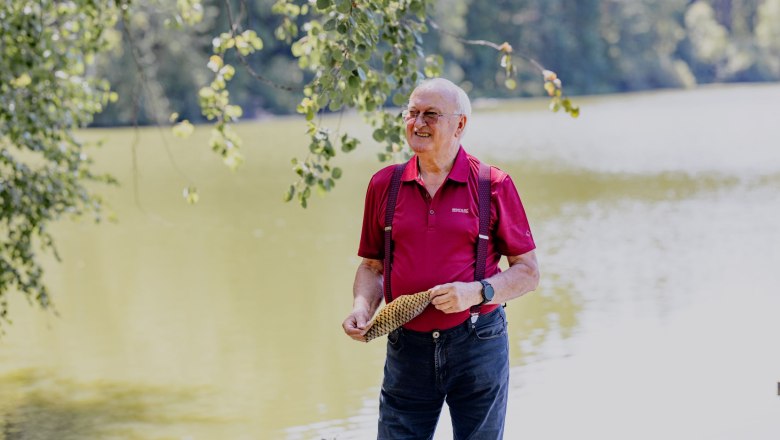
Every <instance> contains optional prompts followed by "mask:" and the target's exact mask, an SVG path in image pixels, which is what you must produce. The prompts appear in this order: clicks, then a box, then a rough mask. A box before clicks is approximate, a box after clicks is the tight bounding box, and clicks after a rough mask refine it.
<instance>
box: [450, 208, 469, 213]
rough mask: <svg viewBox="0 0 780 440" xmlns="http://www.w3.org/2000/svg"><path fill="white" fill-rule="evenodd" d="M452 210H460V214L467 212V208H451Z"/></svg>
mask: <svg viewBox="0 0 780 440" xmlns="http://www.w3.org/2000/svg"><path fill="white" fill-rule="evenodd" d="M452 212H460V213H461V214H468V213H469V209H468V208H452Z"/></svg>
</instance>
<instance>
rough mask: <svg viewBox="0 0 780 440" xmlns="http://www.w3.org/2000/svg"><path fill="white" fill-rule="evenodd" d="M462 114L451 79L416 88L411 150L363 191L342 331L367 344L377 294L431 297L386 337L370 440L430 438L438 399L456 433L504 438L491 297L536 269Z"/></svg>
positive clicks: (516, 286)
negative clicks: (472, 149)
mask: <svg viewBox="0 0 780 440" xmlns="http://www.w3.org/2000/svg"><path fill="white" fill-rule="evenodd" d="M470 113H471V104H470V102H469V98H468V96H467V95H466V93H465V92H464V91H463V90H462V89H461V88H460V87H458V86H456V85H455V84H453V83H452V82H450V81H448V80H445V79H440V78H437V79H431V80H427V81H425V82H423V83H422V84H420V85H419V86H418V87H417V88H416V89H415V90H414V92H412V95H411V96H410V98H409V105H408V107H407V108H406V110H405V111H404V112H403V117H404V120H405V122H406V140H407V142H408V144H409V146H410V147H411V149H412V150H413V151H414V153H415V155H414V156H413V157H412V158H411V160H409V162H407V163H406V164H404V165H395V166H390V167H387V168H384V169H382V170H380V171H379V172H378V173H376V174H375V175H374V176H373V178H372V179H371V182H370V183H369V186H368V191H367V194H366V201H365V212H364V216H363V231H362V235H361V239H360V248H359V251H358V255H359V256H361V257H362V258H363V260H362V262H361V263H360V265H359V266H358V269H357V273H356V275H355V284H354V303H353V309H352V313H350V314H349V316H347V319H345V320H344V322H343V324H342V326H343V328H344V331H345V332H346V334H347V335H349V336H350V337H352V338H353V339H355V340H358V341H363V340H365V338H364V335H365V332H366V330H365V327H366V324H367V323H368V322H369V320H370V319H371V317H372V316H373V314H374V312H375V311H376V309H377V308H378V307H379V304H380V303H381V301H382V298H383V296H384V297H385V301H391V300H392V299H394V298H397V297H398V296H400V295H406V294H411V293H416V292H420V291H425V290H429V289H430V293H429V295H430V297H431V298H432V300H431V305H429V306H428V307H427V308H426V309H425V310H424V311H423V312H422V314H420V315H419V316H418V317H416V318H414V319H413V320H412V321H410V322H409V323H407V324H405V325H404V326H403V327H402V328H400V329H398V330H396V331H394V332H392V333H390V334H389V335H388V338H387V341H388V342H387V358H386V362H385V370H384V381H383V384H382V391H381V395H380V405H379V433H378V438H380V439H392V440H398V439H430V438H432V437H433V432H434V430H435V429H436V424H437V421H438V419H439V414H440V412H441V408H442V405H443V403H444V402H445V401H446V402H447V405H448V406H449V408H450V414H451V417H452V426H453V432H454V436H455V438H456V439H500V438H502V436H503V430H504V419H505V415H506V403H507V391H508V382H509V357H508V352H509V349H508V340H507V332H506V316H505V314H504V310H503V307H501V304H503V303H506V302H507V301H509V300H511V299H514V298H517V297H519V296H521V295H523V294H525V293H527V292H530V291H532V290H534V289H536V286H537V284H538V280H539V272H538V268H537V263H536V257H535V255H534V249H535V244H534V241H533V238H532V236H531V230H530V228H529V226H528V220H527V218H526V215H525V211H524V209H523V205H522V203H521V201H520V197H519V196H518V193H517V190H516V189H515V186H514V183H513V182H512V180H511V179H510V178H509V176H508V175H507V174H506V173H504V172H502V171H501V170H499V169H497V168H491V167H488V166H485V165H482V164H481V163H480V161H479V160H477V159H476V158H475V157H473V156H471V155H469V154H468V153H466V151H465V150H464V149H463V147H462V146H461V143H460V140H461V137H462V136H463V132H464V131H465V129H466V124H467V122H468V120H469V117H470ZM396 169H397V171H396ZM394 180H395V182H396V183H395V187H394V183H393V181H394ZM480 188H482V191H480ZM480 192H482V194H483V195H482V196H480ZM480 202H482V203H480ZM480 205H481V206H482V207H481V208H480ZM480 220H482V223H480ZM502 255H505V256H506V257H507V260H508V263H509V269H507V270H505V271H503V272H501V271H500V269H499V268H498V262H499V260H500V258H501V256H502Z"/></svg>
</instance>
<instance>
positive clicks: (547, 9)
mask: <svg viewBox="0 0 780 440" xmlns="http://www.w3.org/2000/svg"><path fill="white" fill-rule="evenodd" d="M181 1H182V0H180V2H181ZM163 3H164V2H163ZM275 3H276V1H275V0H260V1H254V2H247V3H246V4H245V6H246V8H245V11H244V12H243V13H244V14H245V15H244V17H243V18H244V25H245V27H246V28H248V29H252V30H254V31H255V32H257V34H258V36H259V37H260V38H261V39H262V40H263V42H264V48H263V50H262V51H259V52H257V53H254V54H252V56H251V57H247V59H246V61H247V63H248V64H249V65H250V66H251V68H252V69H253V70H254V71H255V72H262V78H261V79H258V78H257V77H253V76H252V75H249V74H247V73H246V72H245V71H243V69H241V68H239V69H237V73H236V76H235V78H234V79H233V80H232V81H231V82H230V84H229V85H228V89H229V90H230V94H231V99H232V100H233V101H234V102H235V103H236V104H237V105H239V106H241V107H242V108H243V116H244V118H256V117H262V116H263V115H264V114H268V113H273V114H285V113H294V112H295V108H296V105H297V104H298V102H299V101H300V99H301V96H302V89H303V86H304V84H305V83H306V81H307V80H309V79H310V78H307V77H306V74H305V72H303V71H302V70H301V69H300V68H298V64H297V60H296V58H295V57H294V56H293V55H292V54H291V51H290V44H289V42H288V41H285V40H279V39H278V38H276V36H275V35H274V33H275V30H276V28H277V26H278V25H279V24H280V23H281V20H282V18H281V17H280V16H279V15H278V14H274V13H273V11H272V8H273V6H274V4H275ZM299 3H301V4H303V3H305V2H299ZM434 3H435V4H434V8H433V10H432V14H431V19H432V22H433V25H434V26H436V27H437V28H438V29H436V28H431V29H429V31H428V33H427V34H426V37H425V40H424V42H423V47H424V49H425V53H431V54H439V55H441V56H442V58H443V75H444V76H446V77H448V78H450V79H453V80H454V81H456V82H458V83H460V84H461V85H463V86H464V88H466V89H467V91H468V92H469V93H470V95H471V96H472V97H473V98H480V97H489V98H508V97H529V96H541V95H543V94H544V90H543V89H542V87H540V83H539V81H538V72H536V71H535V70H534V69H533V66H531V65H529V64H528V63H523V62H518V63H516V65H517V68H518V81H517V84H518V87H517V88H516V89H514V90H508V89H507V88H506V87H504V80H505V76H506V75H505V74H504V73H503V72H502V71H501V70H500V69H497V68H496V66H497V59H498V55H497V54H496V52H495V51H490V50H485V48H484V47H480V46H479V45H473V44H468V43H467V42H464V41H463V40H465V39H468V40H475V39H479V40H488V41H493V42H498V43H500V42H504V41H506V42H508V43H510V44H511V45H513V47H514V49H515V51H516V52H519V53H522V54H527V55H531V56H533V57H534V58H535V59H537V60H538V61H539V62H540V63H541V64H542V65H544V66H545V67H548V68H550V69H551V70H554V71H557V72H564V73H565V74H564V75H563V76H564V79H565V85H566V88H567V92H568V93H569V94H573V95H582V94H600V93H615V92H627V91H636V90H647V89H656V88H669V87H671V88H679V87H691V86H694V85H696V84H709V83H718V82H748V81H749V82H756V81H776V80H778V79H780V0H697V1H690V0H667V1H663V2H658V1H653V0H636V1H623V0H495V1H489V2H485V1H474V0H438V1H436V2H434ZM163 7H164V6H163V5H162V4H161V3H160V2H158V1H156V0H140V1H136V2H134V4H133V8H134V10H133V14H132V16H131V17H130V20H129V21H128V22H127V23H121V22H120V23H118V25H117V27H116V28H115V29H110V30H109V31H108V32H111V33H113V34H114V36H113V37H112V38H113V39H114V40H115V45H114V50H111V51H108V52H104V53H103V54H101V55H100V56H99V59H98V62H97V67H96V69H97V71H96V72H95V73H96V74H97V75H98V76H101V77H105V78H110V79H111V84H112V89H113V90H115V91H116V92H117V93H118V96H119V99H118V100H117V101H116V102H115V103H111V104H109V105H108V106H107V108H106V109H104V111H103V112H102V113H100V114H98V115H96V117H95V120H94V122H93V124H94V125H102V126H111V125H129V124H134V123H139V124H148V123H154V122H165V121H167V119H168V116H169V115H170V114H171V113H172V112H178V113H179V114H180V116H181V117H182V118H185V119H188V120H191V121H204V117H203V115H202V114H201V109H200V108H199V106H198V102H197V91H198V89H199V88H200V87H201V86H202V85H203V84H205V83H206V82H208V81H209V80H210V73H211V72H209V71H208V70H207V69H206V60H208V58H209V55H210V54H211V42H212V39H213V37H214V35H215V34H218V33H219V32H222V31H224V30H226V29H228V28H229V26H230V19H229V16H228V11H227V8H226V3H225V2H224V1H219V0H209V1H207V2H204V3H203V4H202V14H203V17H202V20H201V21H200V22H199V23H197V24H195V25H193V26H176V23H171V22H170V20H168V19H165V18H164V16H163V15H161V14H160V13H159V12H160V9H161V8H163ZM234 8H235V9H236V10H238V8H239V2H237V1H236V2H234ZM236 64H238V63H236ZM139 68H140V69H142V72H143V73H140V72H141V71H139Z"/></svg>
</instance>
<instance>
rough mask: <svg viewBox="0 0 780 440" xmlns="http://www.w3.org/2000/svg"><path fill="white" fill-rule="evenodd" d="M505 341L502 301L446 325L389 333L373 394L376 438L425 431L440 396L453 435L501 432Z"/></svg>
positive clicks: (483, 439)
mask: <svg viewBox="0 0 780 440" xmlns="http://www.w3.org/2000/svg"><path fill="white" fill-rule="evenodd" d="M508 387H509V344H508V341H507V332H506V315H505V314H504V308H503V307H499V308H497V309H496V310H494V311H492V312H490V313H488V314H486V315H481V316H480V317H479V319H478V320H477V322H476V324H474V325H472V324H471V320H466V322H464V323H463V324H461V325H458V326H457V327H454V328H452V329H448V330H444V331H440V332H429V333H419V332H413V331H410V330H405V329H399V330H396V331H394V332H392V333H390V334H389V335H388V337H387V360H386V361H385V378H384V382H383V384H382V392H381V395H380V397H379V434H378V438H379V439H380V440H412V439H415V440H416V439H431V438H433V432H434V430H435V429H436V424H437V422H438V420H439V414H440V413H441V408H442V405H443V403H444V401H446V402H447V405H448V406H449V408H450V416H451V418H452V429H453V434H454V437H455V439H456V440H467V439H468V440H488V439H490V440H496V439H501V438H502V437H503V434H504V419H505V416H506V402H507V391H508Z"/></svg>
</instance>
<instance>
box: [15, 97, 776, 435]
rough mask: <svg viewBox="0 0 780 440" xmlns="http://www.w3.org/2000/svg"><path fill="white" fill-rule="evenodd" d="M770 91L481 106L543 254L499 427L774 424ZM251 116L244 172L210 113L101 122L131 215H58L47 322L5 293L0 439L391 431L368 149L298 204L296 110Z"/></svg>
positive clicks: (644, 430)
mask: <svg viewBox="0 0 780 440" xmlns="http://www.w3.org/2000/svg"><path fill="white" fill-rule="evenodd" d="M778 98H780V86H778V85H746V86H734V87H719V88H705V89H697V90H691V91H670V92H654V93H647V94H633V95H622V96H611V97H599V98H589V99H581V100H580V103H581V104H582V106H583V114H582V116H581V117H580V119H578V120H572V119H570V118H568V117H566V116H562V115H554V114H550V113H548V112H547V111H545V110H544V108H545V104H544V103H543V102H541V101H536V102H531V103H528V102H524V103H498V104H491V103H484V104H482V105H481V106H480V107H479V108H478V110H477V111H476V113H475V115H474V117H473V118H472V120H471V126H470V129H469V130H470V131H469V133H468V135H467V139H466V140H465V142H464V144H465V145H466V147H467V149H468V150H469V151H470V152H472V153H474V154H476V155H477V156H480V157H482V158H483V159H485V160H487V161H489V162H491V163H493V164H496V165H499V166H500V167H501V168H502V169H504V170H506V171H508V172H509V173H510V174H511V175H512V176H513V178H514V180H515V182H516V183H517V186H518V188H519V191H520V193H521V196H522V197H523V199H524V202H525V205H526V209H527V211H528V215H529V218H530V220H531V222H532V223H531V225H532V228H533V230H534V233H535V237H536V240H537V245H538V250H537V253H538V257H539V261H540V264H541V269H542V282H541V285H540V287H539V289H538V290H537V291H536V292H534V293H531V294H528V295H526V296H524V297H523V298H521V299H518V300H515V301H512V302H511V303H510V304H509V306H508V308H507V313H508V316H509V322H510V327H509V329H510V345H511V362H512V387H511V390H510V403H509V409H508V418H507V428H506V430H507V433H506V438H507V439H516V438H517V439H520V438H526V439H569V438H594V439H595V438H598V439H626V438H630V439H658V438H671V439H686V440H687V439H734V438H749V439H767V440H768V439H773V440H774V439H777V438H780V396H778V392H779V391H780V390H778V387H779V385H778V383H780V343H779V342H778V341H779V340H780V319H778V316H777V315H778V311H779V310H780V287H778V286H780V269H778V267H780V226H778V225H779V224H780V110H778V107H777V102H778V101H779V100H778ZM342 125H343V126H351V127H356V130H357V131H358V132H360V133H363V134H364V138H366V139H369V138H370V136H368V130H367V129H365V128H363V127H361V126H360V125H359V122H358V121H357V119H356V118H351V117H346V118H345V119H344V121H343V122H342ZM239 130H240V132H241V134H242V135H243V137H244V142H245V145H244V147H243V149H244V152H245V156H246V163H245V165H244V166H243V168H241V169H240V170H239V171H238V172H236V173H231V172H230V171H228V170H227V168H226V167H224V166H223V165H222V164H221V163H220V161H219V159H218V158H217V157H216V156H215V155H214V154H213V153H211V152H210V151H209V150H208V147H207V145H206V144H207V137H208V130H207V129H198V131H196V134H195V136H193V138H191V139H189V140H187V141H182V140H179V139H175V138H172V137H171V136H170V135H169V134H168V132H167V131H158V130H156V129H150V130H142V131H140V132H139V133H135V132H134V131H132V130H111V131H103V130H91V131H88V132H86V133H85V136H86V137H88V138H91V139H96V138H104V139H105V140H106V144H105V146H104V147H103V148H102V149H100V150H96V151H94V153H93V154H94V156H95V158H96V161H97V166H98V168H99V169H101V170H105V171H108V172H111V173H113V174H114V175H116V176H117V177H118V178H119V179H120V180H121V181H122V183H123V185H122V186H121V187H119V188H105V187H99V188H96V190H97V191H98V192H99V193H100V194H103V195H104V196H105V197H106V199H107V200H108V202H109V204H110V206H111V208H112V210H113V212H115V214H116V217H117V218H118V221H117V222H116V223H105V224H100V225H95V224H94V223H92V222H90V221H87V220H81V221H78V222H73V221H63V222H61V223H60V224H58V225H57V227H56V228H55V234H56V237H57V241H58V244H59V250H60V254H61V256H62V257H63V261H62V262H61V263H56V262H54V261H53V260H52V259H51V258H48V259H47V280H48V284H49V286H50V287H51V289H52V291H53V292H52V293H53V300H54V303H55V305H56V314H55V313H51V312H45V311H40V310H38V309H37V308H36V307H31V306H30V305H28V303H27V301H26V300H25V299H24V298H23V297H22V296H21V295H18V294H15V295H12V301H11V318H12V319H13V321H14V322H13V324H12V325H3V328H4V330H5V332H6V333H5V335H4V336H3V337H2V338H1V339H0V439H3V440H12V439H13V440H18V439H25V440H27V439H58V440H70V439H155V440H156V439H160V440H162V439H182V440H184V439H190V440H194V439H236V440H243V439H289V440H295V439H306V440H308V439H313V440H319V439H339V440H342V439H368V438H372V437H373V436H375V432H376V427H375V425H376V412H377V396H378V391H379V386H380V383H381V375H382V365H383V362H384V343H385V339H384V338H382V339H379V340H377V341H374V342H372V343H370V344H359V343H356V342H353V341H351V340H350V339H349V338H347V337H346V336H344V335H343V333H342V330H341V327H340V324H341V321H342V319H343V318H344V317H345V316H346V314H347V313H348V312H349V310H350V307H351V286H352V280H353V277H354V270H355V267H356V266H357V264H358V262H359V259H358V258H357V257H356V256H355V252H356V249H357V244H358V236H359V232H360V224H361V215H362V202H363V195H364V191H365V187H366V184H367V182H368V179H369V177H370V175H371V174H372V173H373V172H374V171H375V170H376V169H378V168H379V167H380V166H381V165H380V164H379V163H377V162H376V161H375V160H374V159H373V157H374V153H375V148H374V146H373V144H372V143H371V142H370V141H365V142H364V145H362V146H361V148H360V150H358V151H357V152H355V153H353V154H351V155H349V156H344V157H339V158H337V160H336V162H337V164H338V165H339V166H342V167H343V168H344V170H345V176H344V178H343V179H342V180H341V181H339V182H338V185H337V187H336V190H335V192H334V193H332V194H329V195H327V196H326V197H324V198H319V197H314V198H313V199H312V203H311V204H310V207H309V209H307V210H302V209H300V208H299V207H297V206H296V205H294V204H284V203H282V201H281V197H282V193H283V192H284V190H285V188H286V186H287V185H288V184H289V183H290V181H291V179H292V177H294V176H293V174H292V173H291V171H290V165H289V159H290V157H292V156H294V155H302V154H304V151H305V149H306V146H305V145H306V144H305V143H304V142H305V139H304V137H303V135H302V133H303V131H304V128H303V124H302V123H301V122H300V121H299V120H298V119H296V118H279V119H275V120H269V121H265V122H261V123H252V124H244V125H242V126H240V127H239ZM136 136H137V145H136V147H135V148H133V143H134V141H135V140H136ZM133 151H135V160H136V161H137V163H138V166H137V167H136V168H134V167H133V166H132V163H133V161H134V155H133ZM134 176H135V177H134ZM189 184H194V185H196V186H197V187H198V189H199V193H200V197H201V201H200V202H199V203H198V204H196V205H187V204H186V203H184V201H183V199H182V196H181V190H182V188H183V187H185V186H187V185H189ZM436 438H437V439H447V438H451V430H450V428H449V420H448V416H447V414H446V411H445V414H444V415H443V417H442V420H441V422H440V426H439V431H438V433H437V437H436Z"/></svg>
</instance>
